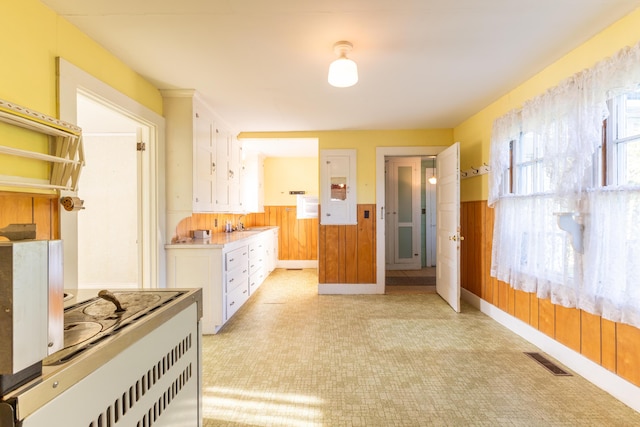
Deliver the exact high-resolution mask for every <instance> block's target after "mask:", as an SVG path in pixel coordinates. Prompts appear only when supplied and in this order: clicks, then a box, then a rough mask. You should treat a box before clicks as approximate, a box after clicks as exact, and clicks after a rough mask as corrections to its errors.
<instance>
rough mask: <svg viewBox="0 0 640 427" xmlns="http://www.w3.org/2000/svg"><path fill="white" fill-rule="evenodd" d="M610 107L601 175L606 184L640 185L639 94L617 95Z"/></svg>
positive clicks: (610, 102) (636, 92)
mask: <svg viewBox="0 0 640 427" xmlns="http://www.w3.org/2000/svg"><path fill="white" fill-rule="evenodd" d="M608 106H609V111H610V116H609V118H608V119H607V121H606V124H605V128H606V131H605V133H604V134H605V142H604V147H605V148H604V150H605V153H606V156H605V157H604V158H605V159H606V162H604V165H603V164H602V163H600V165H599V166H600V173H601V174H602V175H603V176H604V177H606V179H605V183H606V184H607V185H640V91H634V92H629V93H625V94H623V95H620V96H617V97H615V98H613V99H612V100H610V101H609V103H608Z"/></svg>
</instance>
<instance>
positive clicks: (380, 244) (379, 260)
mask: <svg viewBox="0 0 640 427" xmlns="http://www.w3.org/2000/svg"><path fill="white" fill-rule="evenodd" d="M446 148H447V147H446V146H417V147H376V204H377V206H376V269H377V271H376V286H375V293H377V294H384V292H385V265H386V253H385V252H386V251H385V236H386V233H385V220H384V215H385V200H386V189H385V176H384V159H385V157H387V156H405V157H411V156H435V155H438V154H439V153H440V152H442V151H444V150H445V149H446Z"/></svg>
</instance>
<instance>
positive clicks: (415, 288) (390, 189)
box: [385, 156, 436, 294]
mask: <svg viewBox="0 0 640 427" xmlns="http://www.w3.org/2000/svg"><path fill="white" fill-rule="evenodd" d="M435 167H436V165H435V156H415V157H404V156H386V157H385V189H386V200H385V205H386V210H387V213H386V217H385V223H386V224H385V225H386V230H387V233H386V239H385V240H386V241H385V247H386V266H385V269H386V272H385V286H386V287H385V292H386V293H387V294H390V293H432V292H435V285H436V268H435V267H436V250H435V246H436V236H435V232H436V206H435V204H436V191H435V185H436V184H435V183H432V182H431V181H434V180H435Z"/></svg>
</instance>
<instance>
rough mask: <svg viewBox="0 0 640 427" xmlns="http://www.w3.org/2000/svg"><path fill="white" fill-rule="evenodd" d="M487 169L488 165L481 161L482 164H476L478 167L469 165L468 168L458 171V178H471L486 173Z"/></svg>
mask: <svg viewBox="0 0 640 427" xmlns="http://www.w3.org/2000/svg"><path fill="white" fill-rule="evenodd" d="M489 170H490V169H489V165H488V164H486V163H483V164H482V166H478V167H475V166H471V167H470V168H469V169H465V170H463V171H460V178H461V179H467V178H473V177H474V176H480V175H484V174H486V173H488V172H489Z"/></svg>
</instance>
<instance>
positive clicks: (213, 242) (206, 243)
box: [164, 226, 278, 249]
mask: <svg viewBox="0 0 640 427" xmlns="http://www.w3.org/2000/svg"><path fill="white" fill-rule="evenodd" d="M276 228H278V227H276V226H268V227H250V228H248V229H246V230H243V231H232V232H231V233H212V234H211V237H207V238H205V239H185V240H183V241H180V242H176V243H169V244H166V245H165V246H164V247H165V248H171V249H176V248H185V249H186V248H189V249H192V248H222V247H224V246H225V245H228V244H230V243H235V242H238V241H240V240H243V239H246V238H249V237H253V236H257V235H258V234H260V233H264V232H266V231H270V230H273V229H276Z"/></svg>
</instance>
